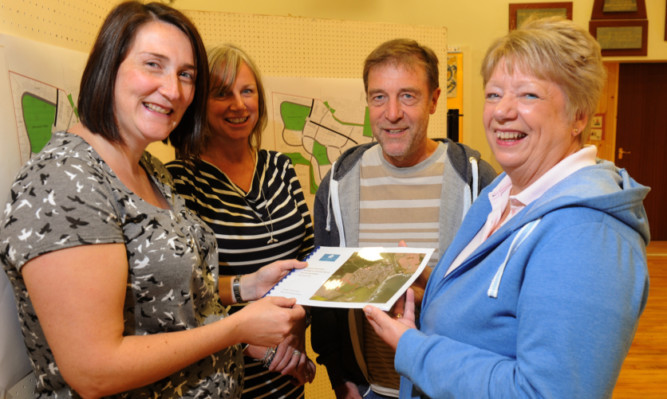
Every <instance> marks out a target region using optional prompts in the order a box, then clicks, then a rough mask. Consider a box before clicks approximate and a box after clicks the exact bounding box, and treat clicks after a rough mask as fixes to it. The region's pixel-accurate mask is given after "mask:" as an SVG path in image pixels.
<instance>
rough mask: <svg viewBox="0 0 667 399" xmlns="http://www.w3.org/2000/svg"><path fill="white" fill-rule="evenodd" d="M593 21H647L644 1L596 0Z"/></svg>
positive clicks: (592, 15) (592, 14)
mask: <svg viewBox="0 0 667 399" xmlns="http://www.w3.org/2000/svg"><path fill="white" fill-rule="evenodd" d="M591 19H646V3H645V1H644V0H595V2H594V3H593V12H592V13H591Z"/></svg>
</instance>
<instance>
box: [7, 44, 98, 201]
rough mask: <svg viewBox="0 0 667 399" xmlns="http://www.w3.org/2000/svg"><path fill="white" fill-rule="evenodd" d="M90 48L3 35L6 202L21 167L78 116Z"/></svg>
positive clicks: (74, 121) (75, 120)
mask: <svg viewBox="0 0 667 399" xmlns="http://www.w3.org/2000/svg"><path fill="white" fill-rule="evenodd" d="M87 58H88V54H86V53H83V52H79V51H74V50H68V49H64V48H62V47H58V46H52V45H48V44H44V43H40V42H36V41H33V40H29V39H24V38H20V37H16V36H9V35H0V123H2V127H3V128H2V130H1V131H0V139H1V140H2V143H3V147H2V150H1V151H2V156H0V203H2V204H4V203H5V201H6V199H7V195H8V192H9V186H10V185H11V182H12V181H13V180H14V177H15V174H16V172H17V171H18V169H19V167H20V166H21V165H22V164H24V163H25V162H26V161H27V160H28V159H30V157H31V156H32V154H36V153H38V152H39V151H40V150H41V149H42V148H43V147H44V145H45V144H46V143H47V142H48V141H49V139H50V138H51V133H52V132H53V131H55V130H63V129H67V128H68V127H69V126H71V125H73V124H74V123H76V122H78V116H77V113H76V106H75V104H76V99H77V96H78V92H79V81H80V79H81V73H82V71H83V68H84V65H85V62H86V60H87Z"/></svg>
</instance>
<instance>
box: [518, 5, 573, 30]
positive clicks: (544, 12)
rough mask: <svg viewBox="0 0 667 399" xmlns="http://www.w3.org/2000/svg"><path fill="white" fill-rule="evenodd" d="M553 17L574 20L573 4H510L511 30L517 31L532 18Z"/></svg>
mask: <svg viewBox="0 0 667 399" xmlns="http://www.w3.org/2000/svg"><path fill="white" fill-rule="evenodd" d="M553 16H561V17H563V18H567V19H572V2H571V1H566V2H558V3H510V17H509V29H510V30H514V29H516V28H517V27H519V26H521V24H523V23H524V22H525V21H526V19H528V18H530V17H535V18H544V17H553Z"/></svg>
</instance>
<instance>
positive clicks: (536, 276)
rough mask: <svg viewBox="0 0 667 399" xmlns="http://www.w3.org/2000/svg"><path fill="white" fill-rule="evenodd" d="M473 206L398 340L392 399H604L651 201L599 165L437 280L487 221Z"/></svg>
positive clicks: (642, 296)
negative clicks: (414, 321)
mask: <svg viewBox="0 0 667 399" xmlns="http://www.w3.org/2000/svg"><path fill="white" fill-rule="evenodd" d="M503 177H504V174H502V175H501V176H499V177H498V178H497V179H496V180H495V181H494V182H493V183H492V184H491V185H490V186H489V187H487V188H486V189H485V190H484V191H482V193H481V194H480V196H479V198H478V200H477V201H476V202H475V203H474V204H473V206H472V207H471V208H470V211H469V212H468V214H467V216H466V218H465V220H464V221H463V224H462V225H461V228H460V230H459V232H458V233H457V235H456V237H455V238H454V241H453V242H452V244H451V245H450V247H449V248H448V250H447V252H446V253H445V254H444V256H443V257H442V258H441V260H440V262H439V263H438V265H437V266H436V268H435V269H434V271H433V274H432V275H431V277H430V279H429V282H428V285H427V288H426V293H425V296H424V300H423V303H422V312H421V318H420V329H419V330H416V329H411V330H408V331H407V332H406V333H405V334H403V336H402V337H401V339H400V341H399V344H398V348H397V352H396V358H395V366H396V369H397V370H398V372H399V374H401V376H402V377H401V391H400V393H401V397H402V398H411V397H420V396H422V397H432V398H464V399H467V398H475V399H483V398H568V399H570V398H587V399H589V398H608V397H611V394H612V391H613V389H614V385H615V383H616V379H617V378H618V374H619V372H620V369H621V364H622V363H623V360H624V358H625V356H626V355H627V352H628V350H629V348H630V344H631V343H632V339H633V337H634V334H635V331H636V327H637V322H638V319H639V316H640V314H641V312H642V311H643V309H644V306H645V304H646V300H647V296H648V270H647V266H646V245H647V244H648V242H649V229H648V222H647V218H646V212H645V210H644V207H643V205H642V200H643V199H644V197H645V196H646V194H647V193H648V191H649V189H648V188H647V187H644V186H642V185H640V184H638V183H637V182H635V181H634V180H633V179H632V178H630V176H629V175H628V174H627V172H626V171H625V170H622V169H618V168H616V167H615V166H614V165H613V164H611V163H610V162H606V161H598V163H597V164H596V165H594V166H590V167H585V168H583V169H580V170H579V171H577V172H575V173H573V174H572V175H571V176H569V177H567V178H565V179H564V180H562V181H561V182H559V183H558V184H556V185H555V186H554V187H552V188H551V189H549V190H548V191H547V192H545V193H544V195H543V196H542V197H541V198H539V199H537V200H535V201H534V202H533V203H531V204H529V205H528V206H527V207H526V208H524V209H523V210H522V211H520V212H519V213H518V214H516V215H515V216H514V217H513V218H512V219H510V220H509V221H508V222H507V223H506V224H505V225H503V226H502V227H501V228H499V229H498V230H497V231H496V232H495V233H493V234H492V235H491V236H490V237H489V238H488V239H487V240H486V241H485V242H484V243H482V245H481V246H480V247H479V248H477V249H476V250H475V251H474V252H473V253H472V254H471V255H470V256H469V257H468V259H466V260H465V261H464V262H463V263H462V264H461V265H460V266H459V267H458V268H457V269H455V270H454V271H453V272H451V273H450V274H449V275H447V276H446V277H445V273H446V271H447V269H448V267H449V265H450V264H451V263H452V261H453V260H454V259H455V258H456V256H457V255H458V254H459V253H460V252H461V250H462V249H463V248H465V246H466V245H467V244H468V243H469V242H470V240H472V238H473V237H474V236H475V234H477V232H478V231H479V230H480V229H481V228H482V226H483V225H484V223H485V222H486V218H487V215H488V214H489V213H490V212H491V205H490V203H489V200H488V194H489V192H490V191H491V190H493V188H494V187H495V186H496V185H497V184H498V182H499V181H500V180H501V179H502V178H503Z"/></svg>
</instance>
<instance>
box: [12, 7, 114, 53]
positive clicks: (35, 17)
mask: <svg viewBox="0 0 667 399" xmlns="http://www.w3.org/2000/svg"><path fill="white" fill-rule="evenodd" d="M115 4H117V3H115V2H110V1H108V0H87V1H71V0H2V1H1V2H0V32H3V33H7V34H11V35H15V36H20V37H24V38H28V39H32V40H36V41H40V42H45V43H49V44H53V45H56V46H60V47H65V48H68V49H72V50H78V51H83V52H86V53H87V52H88V51H90V48H91V47H92V45H93V41H94V40H95V37H96V36H97V31H98V30H99V29H100V25H102V21H103V20H104V17H105V16H106V15H107V13H108V12H109V11H110V10H111V8H112V7H113V6H114V5H115Z"/></svg>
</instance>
